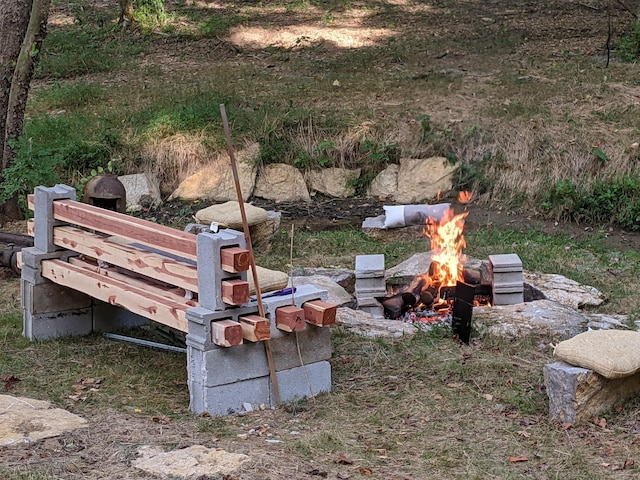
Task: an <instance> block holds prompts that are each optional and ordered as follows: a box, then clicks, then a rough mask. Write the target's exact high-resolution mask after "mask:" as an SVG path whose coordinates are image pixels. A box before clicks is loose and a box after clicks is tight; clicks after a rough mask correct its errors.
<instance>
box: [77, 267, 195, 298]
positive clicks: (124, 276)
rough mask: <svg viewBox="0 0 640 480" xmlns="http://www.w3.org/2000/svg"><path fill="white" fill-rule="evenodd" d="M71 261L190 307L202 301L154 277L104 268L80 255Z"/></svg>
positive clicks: (114, 268)
mask: <svg viewBox="0 0 640 480" xmlns="http://www.w3.org/2000/svg"><path fill="white" fill-rule="evenodd" d="M69 263H70V264H71V265H75V266H78V267H81V268H84V269H86V270H91V271H92V272H95V273H97V274H100V275H104V276H105V277H107V278H112V279H114V280H119V281H121V282H124V283H126V284H127V285H131V286H133V287H137V288H140V289H142V290H145V291H146V290H149V289H151V290H153V292H154V294H156V295H160V296H161V297H164V298H166V299H167V300H171V301H174V302H178V303H182V302H184V303H185V305H187V306H188V307H198V306H200V303H199V302H198V301H196V300H189V299H187V298H185V296H184V290H182V289H180V288H178V287H172V286H167V285H163V284H159V283H158V282H156V281H155V280H154V279H152V278H150V279H147V278H144V277H140V276H137V277H134V276H132V275H129V274H128V273H126V272H122V271H118V269H117V267H110V268H104V267H100V266H99V265H97V264H95V263H93V262H91V261H88V260H87V259H83V258H79V257H71V258H69Z"/></svg>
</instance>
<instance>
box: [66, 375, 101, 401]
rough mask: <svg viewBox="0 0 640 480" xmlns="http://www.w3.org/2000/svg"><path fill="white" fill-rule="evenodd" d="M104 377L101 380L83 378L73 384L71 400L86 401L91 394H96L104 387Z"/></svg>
mask: <svg viewBox="0 0 640 480" xmlns="http://www.w3.org/2000/svg"><path fill="white" fill-rule="evenodd" d="M102 382H104V377H100V378H81V379H80V380H78V381H77V382H76V383H74V384H73V386H72V387H71V388H73V392H74V393H72V394H71V395H69V398H70V399H71V400H73V401H74V402H78V401H84V400H86V399H87V396H88V393H89V392H96V391H98V389H99V388H100V387H101V386H102Z"/></svg>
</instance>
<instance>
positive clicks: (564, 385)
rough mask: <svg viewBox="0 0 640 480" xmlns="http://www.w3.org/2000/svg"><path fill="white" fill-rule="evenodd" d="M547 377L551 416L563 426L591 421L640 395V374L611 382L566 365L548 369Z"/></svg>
mask: <svg viewBox="0 0 640 480" xmlns="http://www.w3.org/2000/svg"><path fill="white" fill-rule="evenodd" d="M543 373H544V382H545V387H546V390H547V395H548V396H549V416H550V417H551V418H552V419H554V420H559V421H561V422H563V423H569V424H575V423H579V422H583V421H588V420H590V419H592V418H593V417H594V416H595V415H599V414H602V413H605V412H607V411H608V410H610V409H611V408H613V407H615V406H619V405H622V404H623V403H624V402H625V401H626V400H628V399H629V398H631V397H633V396H635V395H637V394H638V393H640V373H636V374H634V375H630V376H628V377H624V378H616V379H608V378H605V377H603V376H602V375H598V374H597V373H595V372H594V371H592V370H588V369H586V368H582V367H575V366H573V365H569V364H568V363H564V362H555V363H551V364H547V365H545V366H544V367H543Z"/></svg>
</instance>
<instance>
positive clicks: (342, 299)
mask: <svg viewBox="0 0 640 480" xmlns="http://www.w3.org/2000/svg"><path fill="white" fill-rule="evenodd" d="M291 282H293V285H294V286H299V285H314V286H315V287H318V288H319V289H321V290H326V291H327V293H328V298H327V302H329V303H332V304H333V305H338V306H341V305H348V304H351V303H352V302H353V301H354V300H353V296H351V294H349V293H348V292H347V291H346V290H345V289H344V288H342V287H341V286H340V285H338V284H337V283H336V282H334V281H333V280H331V278H329V277H326V276H322V275H311V276H304V277H293V278H292V279H291V280H290V281H289V285H288V286H289V287H290V286H291Z"/></svg>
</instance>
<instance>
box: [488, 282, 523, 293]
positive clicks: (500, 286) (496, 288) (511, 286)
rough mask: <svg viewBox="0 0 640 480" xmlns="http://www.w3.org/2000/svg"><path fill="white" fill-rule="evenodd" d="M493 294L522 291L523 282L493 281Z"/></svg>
mask: <svg viewBox="0 0 640 480" xmlns="http://www.w3.org/2000/svg"><path fill="white" fill-rule="evenodd" d="M492 290H493V293H494V295H495V294H496V293H517V292H522V291H524V282H513V283H494V284H493V286H492Z"/></svg>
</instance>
